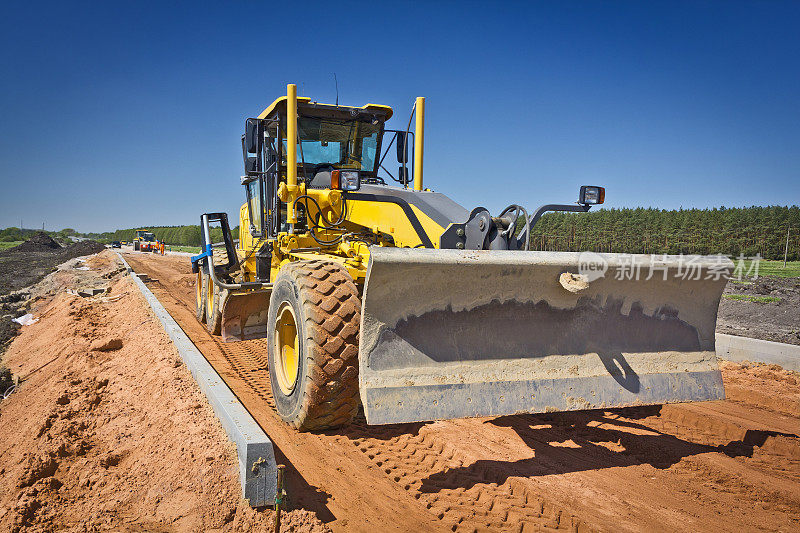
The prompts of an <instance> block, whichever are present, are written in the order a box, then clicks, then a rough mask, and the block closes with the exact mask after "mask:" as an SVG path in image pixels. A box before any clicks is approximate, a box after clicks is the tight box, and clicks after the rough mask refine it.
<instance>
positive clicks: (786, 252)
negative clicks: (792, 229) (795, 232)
mask: <svg viewBox="0 0 800 533" xmlns="http://www.w3.org/2000/svg"><path fill="white" fill-rule="evenodd" d="M788 254H789V226H786V246H784V248H783V268H786V256H787V255H788Z"/></svg>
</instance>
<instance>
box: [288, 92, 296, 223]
mask: <svg viewBox="0 0 800 533" xmlns="http://www.w3.org/2000/svg"><path fill="white" fill-rule="evenodd" d="M286 188H287V189H288V191H289V198H288V202H287V205H286V215H287V218H288V219H289V220H288V222H289V223H290V224H296V223H297V213H295V209H294V199H295V197H296V196H297V194H296V193H297V85H295V84H294V83H290V84H288V85H287V86H286Z"/></svg>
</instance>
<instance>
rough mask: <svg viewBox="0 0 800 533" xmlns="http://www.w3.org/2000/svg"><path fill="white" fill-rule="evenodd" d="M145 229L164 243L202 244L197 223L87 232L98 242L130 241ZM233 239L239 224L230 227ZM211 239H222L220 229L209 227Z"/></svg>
mask: <svg viewBox="0 0 800 533" xmlns="http://www.w3.org/2000/svg"><path fill="white" fill-rule="evenodd" d="M141 229H145V230H147V231H149V232H150V233H152V234H153V235H155V237H156V239H158V240H159V241H162V242H164V243H166V244H170V245H174V246H200V245H201V244H202V234H201V231H200V226H199V225H189V226H146V227H140V228H128V229H118V230H116V231H110V232H105V233H97V234H89V235H90V236H91V238H94V239H96V240H98V241H100V242H112V241H132V240H133V239H134V238H135V237H136V231H137V230H141ZM231 235H232V236H233V238H234V239H238V238H239V226H236V227H235V228H232V229H231ZM211 239H212V240H213V241H214V242H221V241H222V230H221V229H220V228H211Z"/></svg>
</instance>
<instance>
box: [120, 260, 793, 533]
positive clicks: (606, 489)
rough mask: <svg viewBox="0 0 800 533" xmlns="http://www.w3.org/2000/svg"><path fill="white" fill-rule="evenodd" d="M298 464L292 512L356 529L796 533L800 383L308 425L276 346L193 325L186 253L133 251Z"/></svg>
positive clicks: (774, 379) (739, 374) (736, 378)
mask: <svg viewBox="0 0 800 533" xmlns="http://www.w3.org/2000/svg"><path fill="white" fill-rule="evenodd" d="M126 259H127V260H128V262H129V263H130V264H131V266H132V267H133V268H134V270H136V271H137V272H143V273H146V274H148V275H150V276H151V277H152V278H155V279H156V280H157V281H155V282H151V283H150V284H149V286H150V288H151V289H152V290H153V292H154V293H155V294H156V296H157V297H158V298H159V299H160V300H161V302H162V303H163V304H164V306H165V307H166V308H167V310H168V311H169V312H170V313H172V315H173V316H174V317H175V319H176V320H177V322H178V323H179V324H180V325H181V327H182V328H183V329H184V330H185V331H186V333H187V334H188V335H189V337H190V338H192V340H193V341H194V342H195V344H197V346H198V347H199V348H200V350H201V351H202V352H203V353H204V355H205V356H206V357H207V358H208V360H209V361H210V362H211V364H212V365H214V367H215V368H217V370H218V371H219V372H220V374H221V375H222V376H223V378H224V379H225V381H226V382H227V383H228V384H229V385H230V386H231V388H232V389H233V390H234V392H235V393H236V394H237V395H238V396H239V398H240V399H241V400H242V402H243V403H244V404H245V406H246V407H247V408H248V409H249V410H250V412H251V413H252V414H253V415H254V416H255V418H256V419H257V420H258V422H259V424H261V425H262V426H263V428H264V429H265V431H266V432H267V433H268V434H269V435H270V437H271V438H272V439H273V440H274V442H275V443H276V445H277V446H278V448H279V450H280V453H281V454H282V456H283V457H284V458H285V461H286V462H287V464H289V465H290V467H291V476H290V477H289V483H290V493H291V496H292V498H293V502H294V504H295V505H296V506H301V507H304V508H306V509H309V510H312V511H314V512H315V513H316V514H317V517H318V518H319V519H321V520H322V521H323V522H326V523H328V525H329V526H330V527H331V528H333V529H334V530H348V531H367V530H370V531H372V532H374V531H387V530H398V531H430V530H451V531H476V530H477V531H484V530H486V531H529V530H531V531H532V530H542V529H545V530H547V529H559V530H573V531H585V530H602V531H643V530H644V531H656V530H658V531H663V530H676V531H712V530H713V531H715V532H719V531H743V530H744V531H761V530H763V531H767V530H769V531H776V530H780V531H789V530H800V513H798V509H800V384H798V380H797V378H796V376H795V375H792V374H790V373H788V372H785V371H782V370H780V369H770V368H765V367H751V368H748V367H742V366H738V365H726V367H725V370H724V377H725V381H726V390H727V392H728V398H729V399H728V400H726V401H720V402H708V403H703V404H691V405H673V406H664V407H663V408H636V409H622V410H613V411H604V412H603V411H590V412H575V413H560V414H548V415H524V416H509V417H501V418H485V419H465V420H454V421H445V422H434V423H425V424H422V423H420V424H406V425H396V426H367V425H366V424H365V423H364V419H363V417H359V418H357V419H356V421H355V423H354V424H352V425H351V426H350V427H348V428H346V429H342V430H338V431H332V432H326V433H322V434H307V433H306V434H298V433H295V432H294V431H292V430H290V429H289V428H288V427H287V426H285V425H284V424H283V423H282V422H281V421H280V419H279V418H278V417H277V416H276V415H275V414H274V413H273V411H272V409H271V407H270V402H271V396H270V387H269V373H268V371H267V363H266V362H267V355H266V354H267V352H266V350H267V346H266V343H265V342H264V341H260V340H256V341H247V342H241V343H229V344H224V343H221V342H220V341H219V339H218V338H214V337H211V336H210V335H208V333H206V331H205V329H204V327H203V326H202V325H200V324H199V323H198V322H197V321H196V320H195V318H194V292H193V276H192V275H191V272H190V266H189V261H188V260H186V259H185V258H177V257H153V256H148V255H143V254H141V255H139V254H136V255H133V254H129V255H126Z"/></svg>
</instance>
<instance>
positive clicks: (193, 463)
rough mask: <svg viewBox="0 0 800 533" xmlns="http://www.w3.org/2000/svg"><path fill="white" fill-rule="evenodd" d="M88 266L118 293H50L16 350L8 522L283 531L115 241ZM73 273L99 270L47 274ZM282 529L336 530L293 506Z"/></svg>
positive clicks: (5, 527) (8, 421)
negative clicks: (275, 526)
mask: <svg viewBox="0 0 800 533" xmlns="http://www.w3.org/2000/svg"><path fill="white" fill-rule="evenodd" d="M87 264H89V266H90V267H91V268H93V270H92V271H91V273H92V274H94V275H96V276H99V277H101V278H103V279H106V280H107V281H108V283H109V284H110V285H111V291H110V293H109V294H108V295H106V296H102V297H95V298H81V297H79V296H74V295H70V294H67V293H66V291H65V290H61V291H56V294H57V295H56V296H55V297H51V298H46V299H41V300H39V301H38V302H37V303H36V304H35V305H34V313H35V314H36V316H38V317H40V321H39V322H38V323H36V324H33V325H31V326H26V327H24V328H22V332H21V334H20V335H19V336H18V337H17V338H16V339H15V340H14V342H13V343H12V344H11V346H10V347H9V349H8V351H7V352H6V357H5V359H6V363H7V364H8V365H9V366H10V368H11V369H12V371H13V372H14V373H15V374H17V375H19V376H21V377H22V378H23V379H24V381H23V383H22V385H21V386H20V387H19V390H18V392H16V393H15V394H13V395H12V396H10V397H9V398H8V399H7V400H5V401H4V402H2V404H0V428H2V432H3V438H2V439H0V477H2V479H3V483H2V484H0V531H20V530H25V529H27V528H30V529H33V530H37V531H38V530H43V529H44V530H50V529H67V530H75V531H87V530H88V531H93V530H96V529H103V530H115V531H132V530H137V531H141V530H146V531H209V530H220V531H251V530H255V531H268V530H270V528H271V519H272V517H273V515H272V511H270V510H264V511H255V510H253V509H251V508H250V507H249V506H248V505H247V503H246V502H244V501H243V500H242V499H241V492H240V489H239V485H238V461H237V459H236V456H235V449H234V448H233V446H232V445H231V444H230V443H229V442H228V441H227V439H226V437H225V435H224V432H223V430H222V428H221V427H220V426H219V424H218V422H217V420H216V418H214V415H213V412H212V411H211V408H210V407H209V406H208V404H207V402H206V400H205V397H204V396H203V395H202V394H201V393H200V392H199V390H198V389H197V386H196V384H195V382H194V381H193V379H192V377H191V375H190V373H189V372H188V370H187V369H186V368H185V367H184V366H183V364H182V363H181V361H180V358H179V356H178V354H177V353H176V351H175V349H174V346H173V345H172V343H171V342H170V341H169V339H168V337H167V336H166V334H165V333H164V332H163V330H162V329H161V327H160V325H159V323H158V321H157V320H156V319H155V318H154V317H153V316H152V315H151V313H150V311H149V308H146V307H145V306H144V302H143V300H142V298H141V295H140V294H139V292H138V289H136V287H135V285H133V283H132V281H131V280H130V278H128V277H127V276H124V275H123V274H122V273H120V272H119V265H118V264H116V262H115V261H114V260H113V255H112V254H111V253H110V252H104V253H103V254H100V255H98V256H96V257H95V258H92V259H91V260H89V261H87ZM70 272H71V273H72V274H74V275H75V276H84V275H86V271H64V272H60V273H59V274H58V276H57V277H56V276H51V277H48V282H50V283H53V282H54V279H55V278H57V279H62V280H63V282H64V283H66V281H67V276H68V275H69V274H70ZM104 276H107V277H104ZM48 292H52V287H51V288H49V289H48ZM117 297H119V299H116V298H117ZM283 530H286V531H325V530H327V528H326V527H325V526H324V525H322V524H321V523H319V522H318V521H317V520H316V518H315V517H314V515H313V514H311V513H309V512H307V511H290V512H289V513H288V514H287V515H286V520H285V521H284V528H283Z"/></svg>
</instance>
